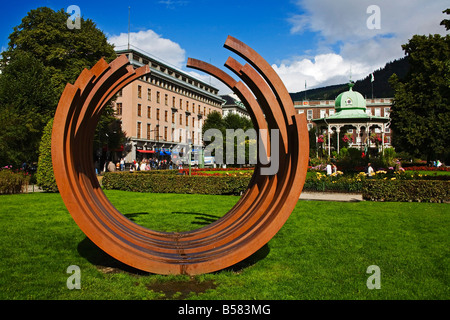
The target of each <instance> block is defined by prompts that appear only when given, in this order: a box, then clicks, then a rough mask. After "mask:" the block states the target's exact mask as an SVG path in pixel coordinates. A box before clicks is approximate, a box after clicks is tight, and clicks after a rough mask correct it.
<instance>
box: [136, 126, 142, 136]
mask: <svg viewBox="0 0 450 320" xmlns="http://www.w3.org/2000/svg"><path fill="white" fill-rule="evenodd" d="M141 125H142V123H141V122H138V123H137V128H136V131H137V132H136V137H137V138H138V139H140V138H141Z"/></svg>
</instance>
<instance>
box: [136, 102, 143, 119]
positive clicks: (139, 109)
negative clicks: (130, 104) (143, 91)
mask: <svg viewBox="0 0 450 320" xmlns="http://www.w3.org/2000/svg"><path fill="white" fill-rule="evenodd" d="M137 115H138V117H140V116H142V105H141V104H140V103H138V107H137Z"/></svg>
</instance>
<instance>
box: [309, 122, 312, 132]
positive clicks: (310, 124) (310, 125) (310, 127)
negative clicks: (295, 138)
mask: <svg viewBox="0 0 450 320" xmlns="http://www.w3.org/2000/svg"><path fill="white" fill-rule="evenodd" d="M312 128H313V124H312V123H308V131H309V130H311V129H312Z"/></svg>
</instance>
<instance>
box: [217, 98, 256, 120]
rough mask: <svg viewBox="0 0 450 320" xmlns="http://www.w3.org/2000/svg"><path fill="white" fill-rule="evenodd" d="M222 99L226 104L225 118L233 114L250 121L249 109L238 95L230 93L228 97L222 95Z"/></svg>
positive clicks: (223, 109) (223, 110)
mask: <svg viewBox="0 0 450 320" xmlns="http://www.w3.org/2000/svg"><path fill="white" fill-rule="evenodd" d="M220 97H221V98H222V99H224V100H225V103H224V104H223V105H222V112H223V114H222V116H223V117H225V116H226V115H227V114H230V113H231V114H237V115H239V116H241V117H246V118H248V119H250V115H249V113H248V111H247V108H246V107H245V106H244V104H243V103H242V102H241V100H240V99H239V98H238V96H237V95H235V94H234V93H230V94H227V95H222V96H220Z"/></svg>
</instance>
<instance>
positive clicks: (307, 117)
mask: <svg viewBox="0 0 450 320" xmlns="http://www.w3.org/2000/svg"><path fill="white" fill-rule="evenodd" d="M312 118H313V111H312V110H311V109H309V110H306V119H307V120H311V119H312Z"/></svg>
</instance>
